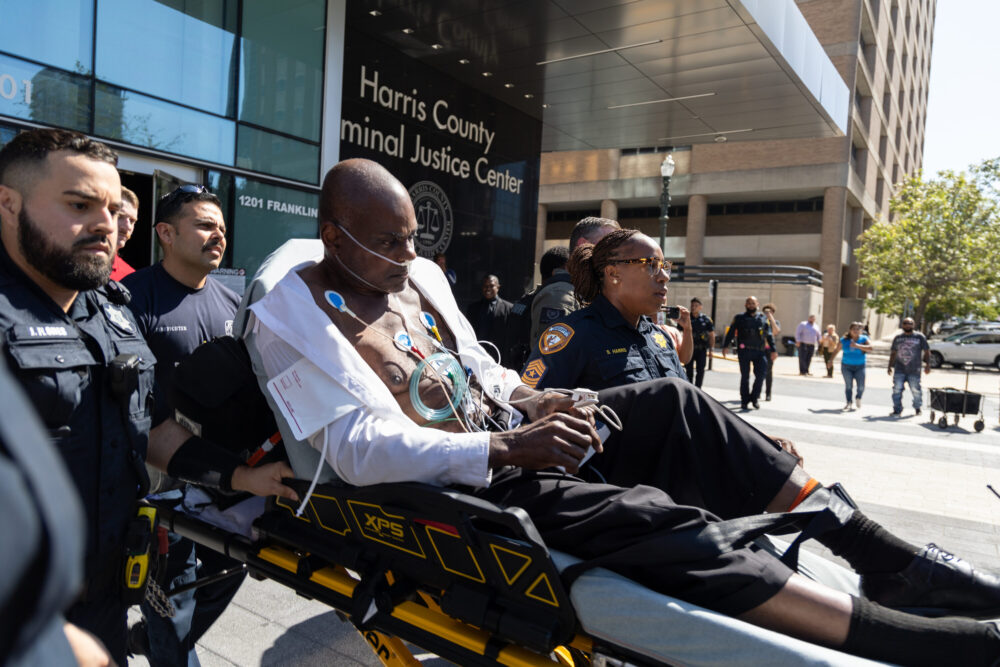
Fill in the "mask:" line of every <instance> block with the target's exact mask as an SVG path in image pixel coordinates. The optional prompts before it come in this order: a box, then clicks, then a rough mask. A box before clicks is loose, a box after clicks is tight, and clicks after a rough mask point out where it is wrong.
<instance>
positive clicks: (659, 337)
mask: <svg viewBox="0 0 1000 667" xmlns="http://www.w3.org/2000/svg"><path fill="white" fill-rule="evenodd" d="M653 341H654V342H655V343H656V344H657V345H659V346H660V347H664V348H665V347H666V346H667V337H666V336H664V335H663V334H661V333H660V332H659V331H657V332H656V333H654V334H653Z"/></svg>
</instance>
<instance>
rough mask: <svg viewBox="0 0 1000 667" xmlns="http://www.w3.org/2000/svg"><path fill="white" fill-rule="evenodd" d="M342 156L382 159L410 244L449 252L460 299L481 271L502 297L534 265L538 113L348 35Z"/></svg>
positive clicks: (474, 291)
mask: <svg viewBox="0 0 1000 667" xmlns="http://www.w3.org/2000/svg"><path fill="white" fill-rule="evenodd" d="M346 37H347V38H346V45H345V64H344V70H343V71H344V80H343V102H342V109H341V126H340V156H341V159H346V158H350V157H363V158H368V159H370V160H374V161H376V162H378V163H380V164H382V165H384V166H385V167H386V168H387V169H388V170H389V171H391V172H392V173H393V174H394V175H395V176H396V177H397V178H399V180H400V181H402V182H403V184H404V185H405V186H406V187H407V188H408V189H409V192H410V197H411V198H412V199H413V205H414V211H415V213H416V216H417V225H418V229H417V239H416V247H417V252H418V253H419V254H420V255H421V256H424V257H428V258H429V257H433V255H434V254H436V253H438V252H443V253H445V255H446V256H447V260H448V266H449V268H452V269H454V270H455V271H456V273H457V274H458V284H457V285H456V287H455V294H456V296H457V297H459V302H460V303H461V304H464V303H467V302H469V301H472V300H475V299H478V298H480V295H479V284H480V282H481V280H482V278H483V276H485V275H486V274H489V273H494V274H497V275H498V276H499V277H500V282H501V284H502V285H503V286H504V288H502V292H503V294H504V295H505V296H506V298H508V299H516V298H517V297H518V296H520V294H521V291H522V288H523V287H524V286H525V285H526V283H527V282H528V281H530V279H531V276H532V273H533V270H534V246H535V228H536V226H537V209H538V164H539V153H540V150H541V122H540V121H539V120H538V119H536V118H533V117H531V116H528V115H527V114H525V113H523V112H521V111H518V110H517V109H514V108H513V107H510V106H508V105H506V104H504V103H502V102H500V101H498V100H496V99H495V98H492V97H490V96H488V95H485V94H483V93H480V92H479V91H477V90H475V89H473V88H470V87H468V86H466V85H464V84H462V83H459V82H458V81H456V80H455V79H452V78H451V77H449V76H447V75H445V74H443V73H441V72H439V71H437V70H435V69H433V68H431V67H429V66H427V65H424V64H423V63H420V62H419V61H416V60H413V59H411V58H409V57H407V56H405V55H404V54H402V53H400V52H398V51H396V50H394V49H392V48H391V47H389V46H386V45H384V44H381V43H379V42H378V41H376V40H375V39H373V38H371V37H369V36H366V35H363V34H359V33H356V32H354V33H349V34H348V35H347V36H346Z"/></svg>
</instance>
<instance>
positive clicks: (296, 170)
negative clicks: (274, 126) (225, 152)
mask: <svg viewBox="0 0 1000 667" xmlns="http://www.w3.org/2000/svg"><path fill="white" fill-rule="evenodd" d="M236 166H237V167H241V168H243V169H250V170H252V171H262V172H264V173H267V174H274V175H275V176H283V177H285V178H291V179H295V180H297V181H305V182H306V183H318V182H319V146H315V145H313V144H307V143H304V142H302V141H296V140H294V139H289V138H287V137H281V136H278V135H276V134H271V133H270V132H264V131H263V130H257V129H255V128H252V127H247V126H246V125H240V128H239V140H238V143H237V150H236Z"/></svg>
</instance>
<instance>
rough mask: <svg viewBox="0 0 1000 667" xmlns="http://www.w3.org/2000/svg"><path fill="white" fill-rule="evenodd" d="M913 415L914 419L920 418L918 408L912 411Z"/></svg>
mask: <svg viewBox="0 0 1000 667" xmlns="http://www.w3.org/2000/svg"><path fill="white" fill-rule="evenodd" d="M913 415H914V416H915V417H919V416H920V408H916V409H915V410H914V411H913Z"/></svg>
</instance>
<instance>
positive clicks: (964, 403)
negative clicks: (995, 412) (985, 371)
mask: <svg viewBox="0 0 1000 667" xmlns="http://www.w3.org/2000/svg"><path fill="white" fill-rule="evenodd" d="M971 370H972V363H971V362H967V363H966V364H965V389H964V390H962V389H955V388H954V387H944V388H942V389H930V390H929V391H930V394H931V414H930V418H931V423H933V422H934V416H935V411H937V412H940V413H941V417H940V418H939V419H938V420H937V425H938V426H939V427H941V428H943V429H944V428H948V413H952V414H954V424H955V426H958V420H959V418H960V417H961V416H962V415H979V418H978V419H977V420H976V421H975V422H974V423H973V425H972V426H973V428H975V429H976V433H979V432H980V431H982V430H983V429H984V428H985V427H986V422H985V421H984V420H983V403H984V401H983V395H982V394H977V393H976V392H974V391H969V372H970V371H971Z"/></svg>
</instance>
